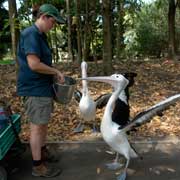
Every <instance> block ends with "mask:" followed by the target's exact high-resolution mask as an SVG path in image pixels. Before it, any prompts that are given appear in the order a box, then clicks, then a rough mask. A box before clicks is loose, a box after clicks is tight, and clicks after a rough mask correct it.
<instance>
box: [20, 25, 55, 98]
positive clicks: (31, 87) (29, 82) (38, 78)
mask: <svg viewBox="0 0 180 180" xmlns="http://www.w3.org/2000/svg"><path fill="white" fill-rule="evenodd" d="M28 54H35V55H36V56H38V57H39V59H40V61H41V62H43V63H44V64H46V65H48V66H51V65H52V55H51V50H50V48H49V46H48V43H47V40H46V35H45V34H44V33H41V32H40V31H39V30H38V28H37V27H36V25H35V24H34V25H32V26H30V27H28V28H26V29H25V30H23V31H22V32H21V36H20V41H19V44H18V49H17V57H18V63H19V72H18V81H17V93H18V95H19V96H42V97H52V96H53V90H52V83H53V76H52V75H48V74H41V73H37V72H34V71H32V70H31V69H30V68H29V66H28V62H27V55H28Z"/></svg>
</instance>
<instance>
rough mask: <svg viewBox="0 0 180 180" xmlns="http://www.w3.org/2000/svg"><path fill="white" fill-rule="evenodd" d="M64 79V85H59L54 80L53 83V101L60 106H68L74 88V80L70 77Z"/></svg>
mask: <svg viewBox="0 0 180 180" xmlns="http://www.w3.org/2000/svg"><path fill="white" fill-rule="evenodd" d="M64 79H65V82H64V84H61V83H59V82H58V81H57V79H56V78H55V79H54V83H53V89H54V94H55V97H54V100H55V101H56V102H58V103H60V104H68V103H69V102H70V101H71V99H72V96H73V94H74V90H75V86H76V80H75V79H73V78H72V77H69V76H65V77H64Z"/></svg>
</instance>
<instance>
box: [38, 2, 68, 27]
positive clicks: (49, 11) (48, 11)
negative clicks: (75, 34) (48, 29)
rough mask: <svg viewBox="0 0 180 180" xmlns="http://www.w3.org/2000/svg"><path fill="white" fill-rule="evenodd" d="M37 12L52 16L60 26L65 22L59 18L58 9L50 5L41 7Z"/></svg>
mask: <svg viewBox="0 0 180 180" xmlns="http://www.w3.org/2000/svg"><path fill="white" fill-rule="evenodd" d="M39 12H40V13H44V14H47V15H49V16H52V17H53V18H54V19H55V20H56V21H57V22H58V23H60V24H64V23H65V20H64V19H63V18H62V17H61V16H60V14H59V11H58V9H57V8H56V7H54V6H53V5H52V4H43V5H41V6H40V8H39Z"/></svg>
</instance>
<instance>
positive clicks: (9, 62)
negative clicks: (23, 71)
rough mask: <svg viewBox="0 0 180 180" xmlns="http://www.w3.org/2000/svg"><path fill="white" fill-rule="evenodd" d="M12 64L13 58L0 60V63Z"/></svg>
mask: <svg viewBox="0 0 180 180" xmlns="http://www.w3.org/2000/svg"><path fill="white" fill-rule="evenodd" d="M8 64H14V60H10V59H9V60H8V59H7V60H0V65H8Z"/></svg>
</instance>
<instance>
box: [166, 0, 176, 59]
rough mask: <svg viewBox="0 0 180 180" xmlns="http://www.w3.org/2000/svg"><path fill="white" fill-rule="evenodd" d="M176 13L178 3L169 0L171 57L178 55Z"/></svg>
mask: <svg viewBox="0 0 180 180" xmlns="http://www.w3.org/2000/svg"><path fill="white" fill-rule="evenodd" d="M175 15H176V4H175V0H169V12H168V26H169V51H168V56H169V58H172V59H174V58H175V56H176V47H175Z"/></svg>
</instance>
